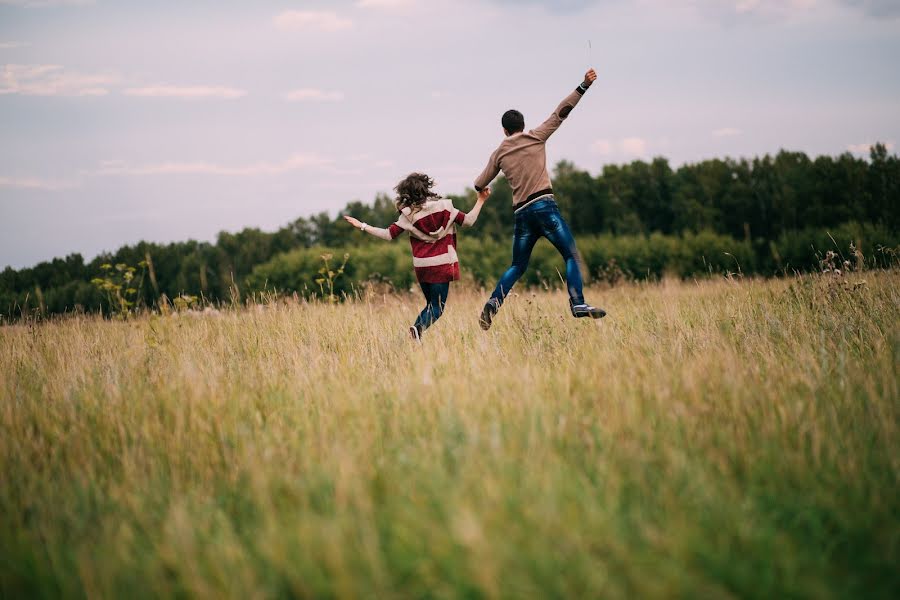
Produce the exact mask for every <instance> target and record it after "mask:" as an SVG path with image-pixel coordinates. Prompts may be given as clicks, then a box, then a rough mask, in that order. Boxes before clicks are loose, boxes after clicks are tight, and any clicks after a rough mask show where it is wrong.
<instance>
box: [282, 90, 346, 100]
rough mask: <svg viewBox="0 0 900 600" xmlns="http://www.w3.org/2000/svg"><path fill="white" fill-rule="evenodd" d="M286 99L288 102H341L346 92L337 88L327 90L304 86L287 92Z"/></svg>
mask: <svg viewBox="0 0 900 600" xmlns="http://www.w3.org/2000/svg"><path fill="white" fill-rule="evenodd" d="M284 99H285V100H287V101H288V102H304V101H313V102H340V101H342V100H343V99H344V93H343V92H339V91H336V90H333V91H326V90H320V89H316V88H302V89H299V90H291V91H290V92H287V93H285V94H284Z"/></svg>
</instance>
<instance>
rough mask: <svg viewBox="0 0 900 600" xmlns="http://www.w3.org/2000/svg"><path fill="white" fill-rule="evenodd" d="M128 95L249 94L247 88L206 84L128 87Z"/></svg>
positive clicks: (231, 95) (209, 95)
mask: <svg viewBox="0 0 900 600" xmlns="http://www.w3.org/2000/svg"><path fill="white" fill-rule="evenodd" d="M122 93H123V94H125V95H126V96H140V97H142V98H187V99H194V98H226V99H232V98H241V97H243V96H246V95H247V92H246V91H245V90H240V89H236V88H231V87H224V86H205V85H187V86H176V85H151V86H145V87H132V88H126V89H125V90H123V91H122Z"/></svg>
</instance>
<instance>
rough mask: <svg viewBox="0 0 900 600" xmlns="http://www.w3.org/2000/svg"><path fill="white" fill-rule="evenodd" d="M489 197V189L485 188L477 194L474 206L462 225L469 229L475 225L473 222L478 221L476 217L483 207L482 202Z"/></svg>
mask: <svg viewBox="0 0 900 600" xmlns="http://www.w3.org/2000/svg"><path fill="white" fill-rule="evenodd" d="M490 195H491V188H489V187H486V188H484V189H482V190H481V191H480V192H478V200H477V201H476V202H475V206H474V207H473V208H472V210H470V211H469V212H468V213H466V218H465V219H464V220H463V225H465V226H466V227H471V226H472V225H474V224H475V221H477V220H478V215H480V214H481V207H483V206H484V201H485V200H487V199H488V196H490Z"/></svg>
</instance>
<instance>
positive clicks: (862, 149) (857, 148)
mask: <svg viewBox="0 0 900 600" xmlns="http://www.w3.org/2000/svg"><path fill="white" fill-rule="evenodd" d="M874 145H875V144H869V143H863V144H850V145H849V146H847V151H848V152H850V153H851V154H864V155H866V156H868V155H869V152H870V151H871V150H872V147H873V146H874ZM884 147H885V148H887V149H888V151H889V152H893V151H894V142H886V143H885V144H884Z"/></svg>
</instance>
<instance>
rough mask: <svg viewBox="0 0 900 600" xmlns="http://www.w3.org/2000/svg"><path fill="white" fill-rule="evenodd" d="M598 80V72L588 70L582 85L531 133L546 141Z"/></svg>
mask: <svg viewBox="0 0 900 600" xmlns="http://www.w3.org/2000/svg"><path fill="white" fill-rule="evenodd" d="M596 80H597V73H595V72H594V70H593V69H590V70H588V72H587V73H585V74H584V81H582V82H581V85H579V86H578V87H577V88H575V91H574V92H572V93H571V94H569V95H568V96H566V97H565V99H564V100H563V101H562V102H560V104H559V106H557V107H556V110H554V111H553V114H552V115H550V117H549V118H548V119H547V120H546V121H544V122H543V123H541V124H540V126H538V127H536V128H535V129H532V130H531V134H532V135H533V136H535V137H536V138H538V139H539V140H541V141H542V142H546V141H547V139H548V138H549V137H550V136H551V135H552V134H553V132H554V131H556V130H557V129H559V126H560V125H562V122H563V121H564V120H565V119H566V117H568V116H569V113H570V112H572V109H573V108H575V105H576V104H578V101H579V100H581V97H582V96H583V95H584V93H585V92H586V91H587V90H588V88H589V87H591V84H592V83H594V81H596Z"/></svg>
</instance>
